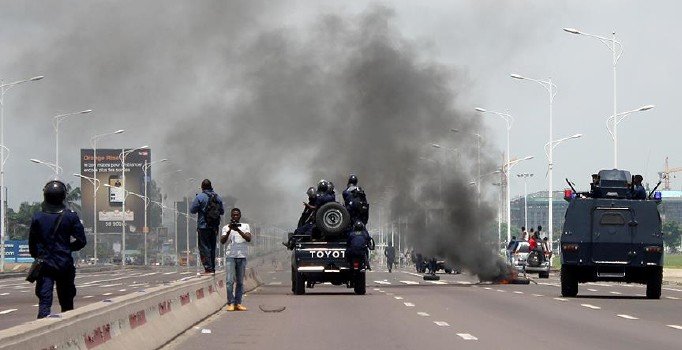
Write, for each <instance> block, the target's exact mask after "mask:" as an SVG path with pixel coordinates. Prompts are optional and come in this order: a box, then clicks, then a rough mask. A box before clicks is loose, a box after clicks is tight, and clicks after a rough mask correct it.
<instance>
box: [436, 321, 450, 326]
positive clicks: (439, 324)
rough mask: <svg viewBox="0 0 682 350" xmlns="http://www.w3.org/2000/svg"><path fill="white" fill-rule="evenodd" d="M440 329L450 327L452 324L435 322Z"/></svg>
mask: <svg viewBox="0 0 682 350" xmlns="http://www.w3.org/2000/svg"><path fill="white" fill-rule="evenodd" d="M433 323H435V324H436V325H438V326H439V327H450V324H449V323H447V322H445V321H433Z"/></svg>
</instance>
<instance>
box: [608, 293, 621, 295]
mask: <svg viewBox="0 0 682 350" xmlns="http://www.w3.org/2000/svg"><path fill="white" fill-rule="evenodd" d="M609 293H611V294H615V295H621V294H623V293H621V292H609Z"/></svg>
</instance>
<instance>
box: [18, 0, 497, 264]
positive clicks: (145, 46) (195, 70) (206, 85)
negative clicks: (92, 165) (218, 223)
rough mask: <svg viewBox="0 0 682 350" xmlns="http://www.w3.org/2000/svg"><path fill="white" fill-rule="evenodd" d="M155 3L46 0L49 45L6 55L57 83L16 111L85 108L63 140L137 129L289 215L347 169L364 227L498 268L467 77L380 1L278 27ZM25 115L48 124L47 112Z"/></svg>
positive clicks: (194, 168) (252, 211) (263, 212)
mask: <svg viewBox="0 0 682 350" xmlns="http://www.w3.org/2000/svg"><path fill="white" fill-rule="evenodd" d="M167 3H168V2H150V3H145V4H139V3H138V2H130V3H124V4H122V3H121V2H111V3H104V4H102V3H99V4H98V5H89V6H79V7H78V10H73V11H74V12H71V13H68V14H65V13H63V12H64V11H65V10H61V11H60V10H59V9H53V10H54V11H55V12H56V13H57V15H56V16H54V17H56V18H58V19H59V20H55V21H58V22H60V23H55V25H58V27H59V28H66V29H64V30H61V31H57V32H43V33H36V34H35V35H39V36H41V37H42V38H44V39H46V42H47V43H49V44H47V45H46V47H41V48H40V49H39V50H36V49H30V48H22V49H21V50H19V52H18V53H17V54H16V56H17V57H18V58H17V62H22V63H23V64H22V68H21V70H22V71H24V72H34V71H43V72H45V75H46V76H48V77H49V79H51V80H55V81H59V82H63V84H64V85H63V86H61V87H60V88H59V89H54V90H53V91H52V93H50V94H47V95H46V98H45V99H44V100H43V101H41V103H40V104H38V105H36V106H32V107H27V108H26V109H25V110H24V112H25V113H28V114H31V115H50V113H51V112H47V111H54V110H59V111H67V112H68V111H70V109H72V108H74V107H73V106H78V107H75V109H79V108H80V109H83V108H92V109H94V110H95V111H96V113H100V115H99V116H98V118H100V119H105V120H108V121H109V122H108V123H105V122H102V121H100V122H98V123H96V124H92V125H88V124H87V123H82V124H81V127H80V128H78V130H74V129H75V128H72V129H71V130H70V131H69V130H68V129H66V128H65V130H64V135H66V136H62V139H63V140H69V139H70V140H72V143H75V144H78V145H79V146H80V147H88V145H87V140H82V135H94V134H95V133H98V132H102V131H109V129H111V130H115V129H118V128H126V129H127V131H126V136H125V142H126V143H127V144H126V147H136V146H139V145H141V144H147V143H149V142H147V141H146V140H147V139H151V140H152V141H153V142H151V145H152V148H153V149H154V154H155V156H157V157H164V158H165V157H167V158H170V159H171V160H172V162H173V163H174V164H175V165H174V166H177V167H178V168H182V169H183V173H182V174H183V177H184V178H187V177H190V176H191V177H195V178H197V179H199V180H200V179H202V178H209V179H211V180H212V182H213V185H214V188H216V190H217V191H218V192H219V193H221V194H223V195H230V196H234V197H236V198H238V201H237V205H238V206H240V208H242V210H243V212H244V213H245V216H247V217H251V218H253V219H254V220H257V221H260V222H262V223H268V224H276V225H280V226H285V227H286V228H287V229H290V230H293V229H294V227H293V225H295V222H296V220H297V219H298V214H299V213H300V210H301V209H302V208H301V204H300V202H301V201H303V200H304V199H305V190H306V189H307V187H308V186H310V185H313V184H315V183H317V181H318V180H319V179H320V178H325V179H328V180H331V181H333V182H334V183H335V184H336V187H337V189H338V191H337V192H340V191H341V190H342V189H343V188H342V187H343V186H344V185H345V181H346V179H347V176H348V174H350V173H355V174H357V175H358V176H359V178H360V185H361V186H363V187H364V188H365V190H366V192H367V194H368V197H369V199H370V202H371V213H370V228H372V227H375V228H376V227H377V226H378V225H379V222H380V221H383V222H396V223H400V224H401V225H403V228H404V230H403V231H404V233H405V235H406V236H407V237H406V241H407V242H408V243H409V245H411V246H413V247H415V249H416V250H417V251H420V252H421V253H423V254H424V255H427V256H434V255H437V256H439V257H443V258H446V259H449V260H450V261H451V262H453V263H455V264H457V265H461V266H463V267H465V268H467V269H469V270H470V271H472V272H474V273H476V274H479V275H480V276H494V275H496V274H498V273H499V271H498V265H499V264H498V260H497V257H496V256H497V253H496V252H494V250H495V249H494V248H493V247H492V246H491V245H490V244H488V243H486V242H489V241H492V240H494V239H493V238H492V237H490V235H489V229H488V228H489V226H491V225H492V224H493V222H494V216H495V211H496V208H494V207H492V206H491V204H490V203H489V202H488V201H486V200H485V198H483V200H481V202H480V206H479V203H478V194H477V193H476V190H475V187H473V186H471V184H470V182H471V181H472V180H475V179H476V176H477V174H478V167H477V165H478V164H479V163H478V157H477V152H476V138H475V136H472V134H474V133H483V130H482V128H483V126H482V125H481V122H480V120H481V118H480V116H477V115H475V114H474V112H470V110H471V106H470V105H469V104H467V105H464V106H462V105H461V104H462V103H461V102H460V101H459V98H460V93H461V92H462V91H464V89H466V88H467V86H469V85H470V84H471V82H470V81H468V80H467V78H466V74H464V73H465V72H461V71H458V70H456V69H455V68H453V67H449V66H446V65H443V64H440V63H438V61H437V60H435V59H433V58H431V57H424V55H422V54H421V53H420V51H419V46H420V43H419V42H416V41H414V40H411V39H408V38H406V37H405V36H403V35H402V34H401V33H400V31H399V30H398V28H396V25H395V23H394V22H395V18H394V17H395V15H394V13H393V11H392V10H391V9H390V8H388V7H382V6H374V7H370V8H368V9H367V10H366V11H364V12H363V13H360V14H357V15H351V14H326V15H320V16H319V18H318V19H316V20H315V21H314V22H313V23H312V24H304V25H297V26H295V25H289V26H287V25H281V24H277V25H275V24H273V23H269V21H268V20H269V18H272V17H275V16H276V15H277V14H279V13H282V12H281V11H280V9H279V8H277V7H276V6H277V5H274V7H273V5H272V4H270V3H268V4H267V7H266V6H265V4H263V3H259V2H254V3H252V2H243V3H242V5H235V4H234V3H232V2H230V4H229V5H228V4H226V2H221V1H214V2H210V1H209V2H202V3H201V4H196V3H192V4H190V3H183V2H177V3H175V2H172V4H173V5H172V6H164V7H162V5H165V4H167ZM26 6H28V5H26ZM90 6H92V7H90ZM280 6H285V5H280ZM61 8H64V7H61ZM131 8H134V9H135V11H131ZM60 12H61V13H60ZM31 13H32V16H38V17H39V18H47V17H49V16H48V13H42V14H38V15H36V14H35V13H34V12H31ZM263 13H268V14H269V15H264V14H263ZM51 14H54V13H51ZM60 15H62V16H60ZM47 39H49V40H47ZM41 54H44V55H45V56H43V57H42V59H37V56H36V55H39V56H41ZM27 74H28V73H27ZM28 94H29V92H22V93H20V94H19V96H21V97H24V98H26V97H27V96H29V95H28ZM80 106H82V107H80ZM53 114H56V113H53ZM29 123H34V124H35V127H36V130H40V131H41V132H43V133H45V134H49V129H50V126H49V124H48V123H44V122H35V121H29ZM452 128H455V129H458V130H459V132H457V133H454V132H451V131H450V129H452ZM65 142H68V141H65ZM432 143H437V144H439V145H441V146H442V148H440V149H436V148H434V147H432V146H431V144H432ZM116 147H120V146H118V144H117V146H116ZM484 147H485V146H484ZM449 149H453V150H452V151H451V150H449ZM454 149H456V150H454ZM51 151H52V150H51V149H49V148H48V149H47V151H46V154H49V152H51ZM491 153H493V152H490V150H487V149H486V148H484V150H483V151H481V160H480V163H481V169H483V170H482V171H483V172H484V173H485V172H489V171H491V170H493V169H495V168H496V167H497V166H498V165H496V164H497V163H499V162H498V160H497V159H488V158H486V157H485V155H486V154H491ZM184 178H182V179H175V180H173V179H170V180H166V181H164V182H163V183H162V185H164V190H165V191H167V192H171V191H172V193H171V195H172V196H174V197H176V198H179V197H180V196H182V194H183V193H187V183H186V182H184ZM174 181H175V185H173V182H174ZM484 184H485V182H484ZM192 191H193V192H198V188H197V189H192ZM488 192H489V190H488V189H487V187H486V186H483V189H482V193H483V194H485V193H488Z"/></svg>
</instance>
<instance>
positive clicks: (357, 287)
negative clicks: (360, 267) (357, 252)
mask: <svg viewBox="0 0 682 350" xmlns="http://www.w3.org/2000/svg"><path fill="white" fill-rule="evenodd" d="M365 282H366V280H365V273H364V272H359V273H358V274H357V276H355V283H354V284H353V290H354V291H355V294H357V295H365V293H366V292H367V285H366V283H365Z"/></svg>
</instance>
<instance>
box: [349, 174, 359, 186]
mask: <svg viewBox="0 0 682 350" xmlns="http://www.w3.org/2000/svg"><path fill="white" fill-rule="evenodd" d="M348 184H349V185H355V186H357V185H358V176H357V175H355V174H350V176H349V177H348Z"/></svg>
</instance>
